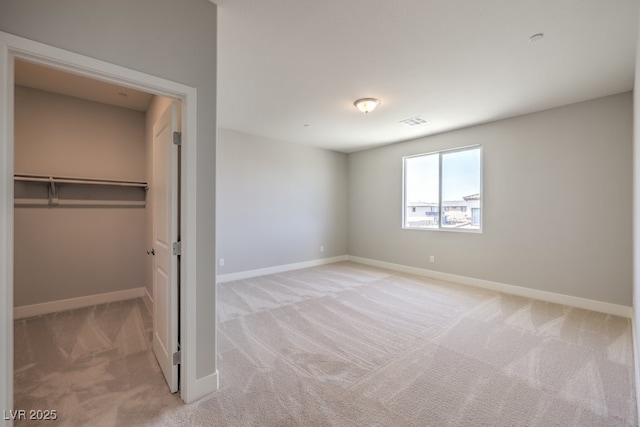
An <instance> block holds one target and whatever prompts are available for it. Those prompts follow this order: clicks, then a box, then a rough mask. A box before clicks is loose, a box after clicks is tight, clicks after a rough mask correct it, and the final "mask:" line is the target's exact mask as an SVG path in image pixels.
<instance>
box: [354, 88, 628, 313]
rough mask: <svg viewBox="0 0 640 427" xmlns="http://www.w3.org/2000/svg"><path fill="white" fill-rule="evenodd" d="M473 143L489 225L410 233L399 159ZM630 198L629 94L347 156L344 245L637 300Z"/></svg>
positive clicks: (546, 287) (399, 259)
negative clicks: (404, 224) (404, 223)
mask: <svg viewBox="0 0 640 427" xmlns="http://www.w3.org/2000/svg"><path fill="white" fill-rule="evenodd" d="M469 144H482V145H483V147H484V148H483V159H484V163H483V167H484V176H483V179H484V184H483V188H484V194H483V196H484V200H483V232H482V234H472V233H461V232H445V231H421V230H403V229H402V228H401V218H402V157H403V156H406V155H411V154H418V153H423V152H429V151H434V150H441V149H446V148H452V147H458V146H464V145H469ZM631 195H632V95H631V93H625V94H620V95H615V96H610V97H606V98H601V99H596V100H592V101H587V102H583V103H579V104H574V105H570V106H566V107H561V108H556V109H552V110H548V111H543V112H540V113H536V114H529V115H525V116H521V117H516V118H512V119H507V120H502V121H498V122H494V123H489V124H485V125H481V126H476V127H471V128H466V129H462V130H458V131H455V132H449V133H445V134H440V135H436V136H432V137H428V138H422V139H418V140H415V141H411V142H406V143H400V144H394V145H389V146H386V147H382V148H378V149H372V150H368V151H363V152H359V153H355V154H351V155H349V222H348V229H349V238H348V253H349V255H355V256H359V257H365V258H371V259H375V260H380V261H386V262H391V263H397V264H402V265H407V266H412V267H418V268H426V269H430V270H435V271H440V272H444V273H450V274H456V275H461V276H467V277H472V278H477V279H484V280H490V281H496V282H501V283H505V284H510V285H516V286H523V287H528V288H533V289H539V290H543V291H549V292H555V293H560V294H565V295H572V296H577V297H583V298H588V299H593V300H599V301H605V302H610V303H615V304H622V305H627V306H630V305H631V299H632V295H631V282H632V277H631V276H632V259H631V258H632V256H631V250H632V231H631V225H632V221H631V217H632V213H631V211H632V197H631ZM429 255H434V256H435V259H436V262H435V263H434V264H430V263H429V262H428V257H429Z"/></svg>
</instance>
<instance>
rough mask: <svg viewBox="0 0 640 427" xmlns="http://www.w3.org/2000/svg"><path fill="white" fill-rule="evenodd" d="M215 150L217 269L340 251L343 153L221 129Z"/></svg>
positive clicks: (343, 204) (343, 241)
mask: <svg viewBox="0 0 640 427" xmlns="http://www.w3.org/2000/svg"><path fill="white" fill-rule="evenodd" d="M218 156H219V158H218V188H217V191H218V203H217V205H218V256H219V257H220V258H224V259H225V266H224V267H219V268H218V274H226V273H234V272H239V271H246V270H253V269H258V268H264V267H272V266H277V265H284V264H291V263H296V262H302V261H310V260H316V259H319V258H327V257H333V256H339V255H345V254H346V249H347V248H346V246H347V241H346V236H347V230H346V218H347V159H346V155H345V154H341V153H336V152H333V151H327V150H321V149H317V148H310V147H305V146H302V145H297V144H290V143H285V142H279V141H273V140H268V139H264V138H261V137H256V136H252V135H247V134H244V133H240V132H235V131H230V130H223V129H220V130H219V133H218ZM320 246H324V252H320Z"/></svg>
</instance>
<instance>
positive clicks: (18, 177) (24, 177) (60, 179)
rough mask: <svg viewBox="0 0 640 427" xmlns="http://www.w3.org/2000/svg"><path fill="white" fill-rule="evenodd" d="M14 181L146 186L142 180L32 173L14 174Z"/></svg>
mask: <svg viewBox="0 0 640 427" xmlns="http://www.w3.org/2000/svg"><path fill="white" fill-rule="evenodd" d="M13 179H14V180H15V181H27V182H49V183H51V182H53V183H59V184H90V185H112V186H121V187H140V188H144V189H146V188H148V186H147V183H146V182H143V181H120V180H115V179H95V178H74V177H68V176H47V175H32V174H15V175H14V176H13Z"/></svg>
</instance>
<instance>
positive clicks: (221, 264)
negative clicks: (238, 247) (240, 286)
mask: <svg viewBox="0 0 640 427" xmlns="http://www.w3.org/2000/svg"><path fill="white" fill-rule="evenodd" d="M218 265H219V266H220V267H224V258H220V259H219V260H218Z"/></svg>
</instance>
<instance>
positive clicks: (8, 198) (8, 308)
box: [0, 33, 13, 426]
mask: <svg viewBox="0 0 640 427" xmlns="http://www.w3.org/2000/svg"><path fill="white" fill-rule="evenodd" d="M0 36H2V33H0ZM12 65H13V62H12V61H11V59H10V53H9V47H8V46H7V45H6V43H2V40H1V38H0V85H1V86H0V93H4V94H5V95H4V96H2V97H0V242H1V243H0V360H2V362H0V409H13V180H12V178H13V144H12V143H8V141H13V66H12ZM8 123H10V124H11V126H7V124H8ZM0 425H5V426H12V425H13V421H11V420H8V421H4V420H3V421H0Z"/></svg>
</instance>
